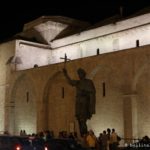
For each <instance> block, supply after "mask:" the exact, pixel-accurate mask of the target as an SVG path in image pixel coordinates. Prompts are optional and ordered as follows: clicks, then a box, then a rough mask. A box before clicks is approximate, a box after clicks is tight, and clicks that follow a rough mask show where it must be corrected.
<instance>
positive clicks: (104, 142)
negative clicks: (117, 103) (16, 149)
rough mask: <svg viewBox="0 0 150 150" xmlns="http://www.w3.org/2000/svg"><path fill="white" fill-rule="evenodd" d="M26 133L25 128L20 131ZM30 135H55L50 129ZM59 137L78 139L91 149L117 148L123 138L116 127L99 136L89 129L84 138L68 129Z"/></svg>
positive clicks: (114, 149)
mask: <svg viewBox="0 0 150 150" xmlns="http://www.w3.org/2000/svg"><path fill="white" fill-rule="evenodd" d="M25 134H26V131H25V130H21V131H20V135H21V136H24V135H25ZM28 136H35V137H38V138H42V139H44V140H48V139H51V138H54V137H55V136H54V133H53V131H49V130H47V131H44V132H39V133H37V134H34V133H33V134H32V135H28ZM58 138H62V139H65V138H67V139H73V140H76V141H77V142H78V143H79V144H81V145H82V146H84V147H87V148H88V149H90V150H117V149H118V145H119V142H120V140H121V138H120V137H119V136H118V135H117V133H116V132H115V129H112V130H111V129H109V128H108V129H107V130H104V131H103V132H102V133H100V134H99V136H98V137H96V135H95V134H94V132H93V130H89V131H88V133H87V134H85V135H84V136H83V137H82V139H81V138H79V137H78V136H77V133H76V132H74V133H67V132H66V131H61V132H59V135H58Z"/></svg>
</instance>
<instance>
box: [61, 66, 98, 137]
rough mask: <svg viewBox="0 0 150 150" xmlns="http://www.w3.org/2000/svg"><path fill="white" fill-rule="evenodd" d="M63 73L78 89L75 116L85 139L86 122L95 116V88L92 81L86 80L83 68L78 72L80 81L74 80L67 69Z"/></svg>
mask: <svg viewBox="0 0 150 150" xmlns="http://www.w3.org/2000/svg"><path fill="white" fill-rule="evenodd" d="M63 73H64V75H65V77H66V79H67V81H68V83H69V84H70V85H72V86H75V87H76V103H75V116H76V118H77V120H78V124H79V129H80V134H81V136H82V137H83V136H84V135H85V134H87V131H88V130H87V125H86V121H87V120H88V119H91V117H92V115H93V114H95V103H96V97H95V94H96V90H95V86H94V83H93V82H92V80H90V79H87V78H86V72H85V71H84V70H83V69H82V68H79V69H78V70H77V73H78V76H79V80H72V79H71V78H70V77H69V75H68V72H67V70H66V68H64V69H63Z"/></svg>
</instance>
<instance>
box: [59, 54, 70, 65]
mask: <svg viewBox="0 0 150 150" xmlns="http://www.w3.org/2000/svg"><path fill="white" fill-rule="evenodd" d="M60 59H64V68H66V63H67V61H69V60H70V59H68V58H67V55H66V53H65V57H64V58H63V57H60Z"/></svg>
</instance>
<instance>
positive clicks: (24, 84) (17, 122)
mask: <svg viewBox="0 0 150 150" xmlns="http://www.w3.org/2000/svg"><path fill="white" fill-rule="evenodd" d="M32 83H33V82H32V80H31V79H30V77H29V76H27V75H26V74H22V75H21V76H19V77H18V79H17V80H16V82H15V84H14V86H13V89H12V93H11V100H10V103H11V104H12V105H11V107H10V108H9V117H8V122H9V127H8V128H9V129H8V130H9V132H10V133H14V134H19V132H20V130H25V131H26V133H27V134H32V133H36V130H37V110H36V108H37V106H36V94H35V89H34V87H33V84H32Z"/></svg>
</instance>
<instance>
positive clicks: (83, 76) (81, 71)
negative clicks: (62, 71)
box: [77, 68, 86, 79]
mask: <svg viewBox="0 0 150 150" xmlns="http://www.w3.org/2000/svg"><path fill="white" fill-rule="evenodd" d="M77 72H78V75H79V78H80V79H84V78H85V77H86V72H85V71H84V69H82V68H79V69H78V70H77Z"/></svg>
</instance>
